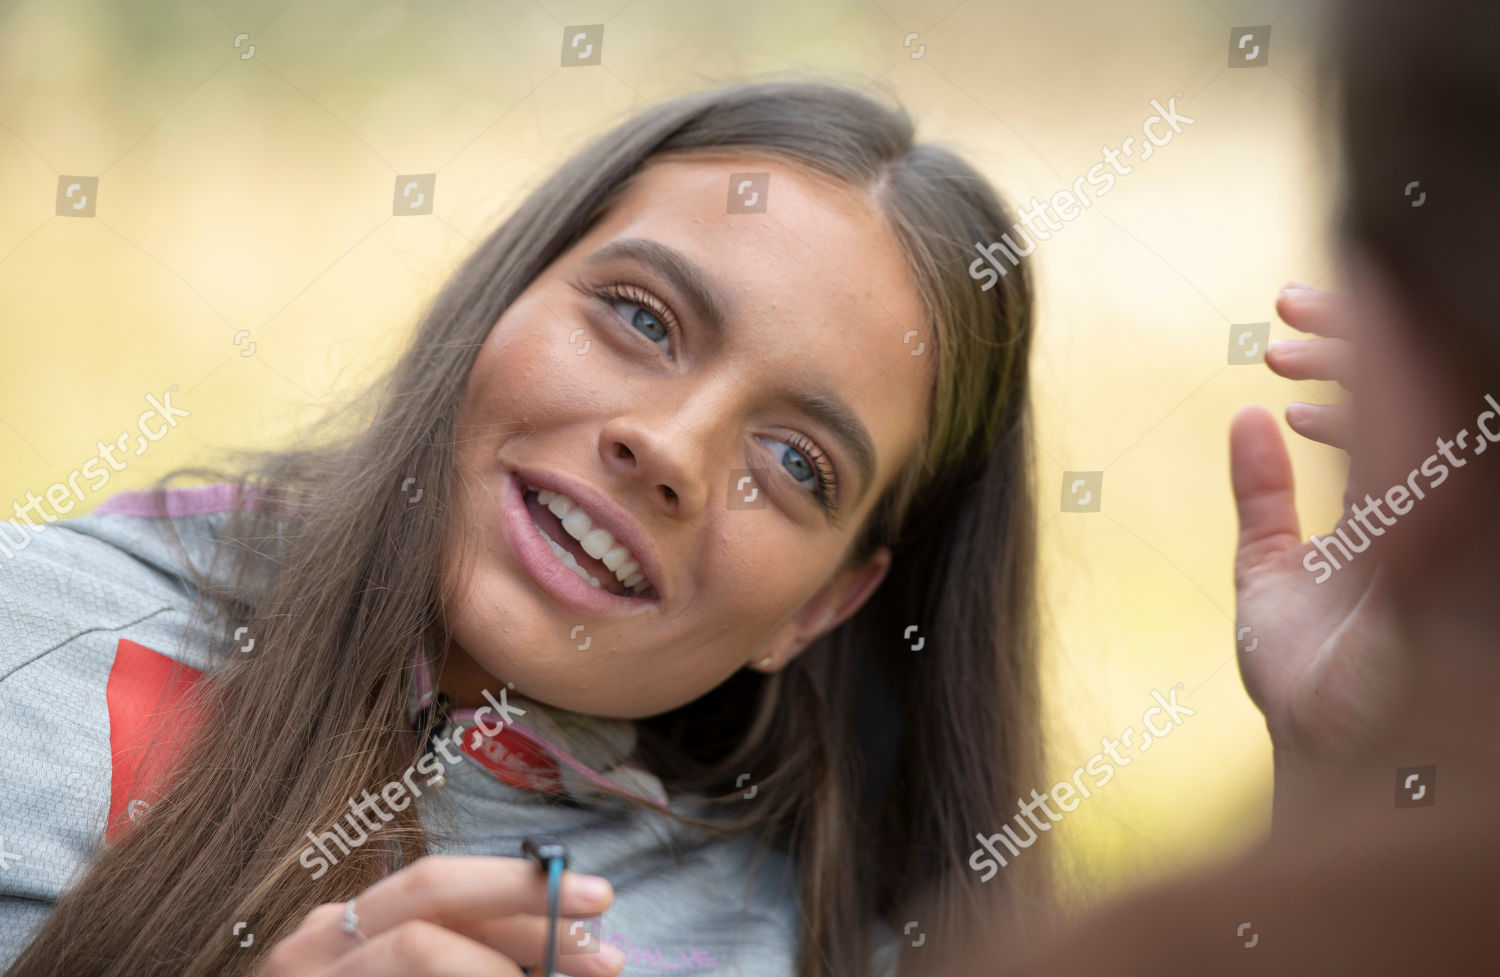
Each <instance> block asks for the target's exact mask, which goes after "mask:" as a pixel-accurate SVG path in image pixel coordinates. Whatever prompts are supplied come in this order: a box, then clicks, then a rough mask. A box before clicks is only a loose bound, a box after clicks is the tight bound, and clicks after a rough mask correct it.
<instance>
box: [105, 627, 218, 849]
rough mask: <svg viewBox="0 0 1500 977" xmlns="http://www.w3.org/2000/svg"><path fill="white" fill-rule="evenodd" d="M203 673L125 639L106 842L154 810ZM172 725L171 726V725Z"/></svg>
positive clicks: (114, 696)
mask: <svg viewBox="0 0 1500 977" xmlns="http://www.w3.org/2000/svg"><path fill="white" fill-rule="evenodd" d="M202 675H203V673H202V672H200V671H198V669H196V668H191V667H189V666H187V665H184V664H182V663H181V662H176V661H173V660H172V659H170V658H168V657H167V656H166V655H163V654H161V653H159V652H155V651H152V650H151V649H150V648H147V647H146V646H145V645H139V644H136V643H135V642H134V641H131V640H129V639H128V638H121V639H120V642H119V644H118V645H117V646H116V647H115V661H114V664H113V665H112V666H110V669H109V683H108V685H107V686H106V687H105V699H106V700H107V702H108V703H109V752H110V790H109V825H108V827H106V828H105V832H104V840H105V841H107V842H112V841H114V840H115V839H116V838H117V837H118V836H119V834H120V832H121V831H123V830H125V829H126V828H127V827H129V826H130V824H132V823H133V822H134V821H135V819H136V818H138V817H140V816H141V815H142V814H143V813H145V811H147V810H149V809H150V807H151V804H152V802H153V801H155V800H156V799H157V798H158V797H160V796H161V787H163V786H165V783H164V778H165V775H166V771H167V770H168V769H169V768H170V766H171V763H172V760H173V759H174V758H175V757H176V755H177V751H178V750H179V749H181V747H182V745H183V743H184V742H186V739H187V734H188V733H189V732H190V729H189V728H187V724H186V723H184V722H183V721H182V720H183V713H182V712H181V711H180V707H181V706H182V704H183V700H184V699H185V697H186V696H187V694H188V692H189V691H191V690H192V688H193V686H194V685H195V684H196V683H197V681H198V679H200V678H201V677H202ZM166 724H170V725H166Z"/></svg>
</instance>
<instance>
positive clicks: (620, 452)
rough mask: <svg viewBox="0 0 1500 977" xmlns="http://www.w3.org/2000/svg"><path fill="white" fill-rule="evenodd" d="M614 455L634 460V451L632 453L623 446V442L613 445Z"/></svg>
mask: <svg viewBox="0 0 1500 977" xmlns="http://www.w3.org/2000/svg"><path fill="white" fill-rule="evenodd" d="M615 456H616V457H617V458H624V459H626V460H627V461H634V460H635V455H634V453H632V452H631V450H630V449H629V448H627V447H625V446H624V445H623V444H617V445H616V446H615Z"/></svg>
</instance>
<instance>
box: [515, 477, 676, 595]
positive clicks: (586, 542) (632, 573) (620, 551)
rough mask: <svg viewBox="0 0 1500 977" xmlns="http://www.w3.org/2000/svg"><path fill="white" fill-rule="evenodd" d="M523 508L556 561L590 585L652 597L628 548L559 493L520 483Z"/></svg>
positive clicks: (619, 593) (612, 592)
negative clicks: (529, 515) (524, 507)
mask: <svg viewBox="0 0 1500 977" xmlns="http://www.w3.org/2000/svg"><path fill="white" fill-rule="evenodd" d="M523 499H524V501H525V503H526V511H527V512H529V513H531V521H532V523H533V524H534V525H535V526H536V528H537V532H539V533H541V535H542V538H543V539H544V540H546V541H547V547H548V549H550V550H551V551H552V555H553V556H554V557H556V558H557V561H558V562H559V563H561V564H562V565H563V566H565V567H567V568H568V569H569V570H571V571H573V572H574V573H576V574H577V575H578V577H579V578H580V579H582V580H583V581H584V582H585V583H587V584H589V585H590V586H593V587H596V588H598V589H599V590H603V591H606V592H608V593H611V594H615V595H616V596H620V597H642V596H647V597H649V596H652V594H653V591H652V590H651V584H650V581H648V580H647V579H646V575H645V574H644V573H642V572H641V568H640V563H639V562H638V561H637V560H636V559H635V557H634V556H632V555H631V553H630V550H629V549H628V548H627V547H625V546H624V545H622V544H620V543H618V542H616V541H615V539H614V536H613V535H612V534H611V533H610V532H609V530H607V529H603V528H601V527H597V526H595V525H594V522H593V519H592V518H591V517H590V516H589V514H588V512H587V511H585V510H584V509H583V508H582V507H581V506H579V505H578V504H577V503H576V502H574V501H573V500H572V499H570V498H569V497H568V496H566V495H564V494H562V493H561V492H554V491H551V490H549V489H539V488H537V486H535V485H524V486H523Z"/></svg>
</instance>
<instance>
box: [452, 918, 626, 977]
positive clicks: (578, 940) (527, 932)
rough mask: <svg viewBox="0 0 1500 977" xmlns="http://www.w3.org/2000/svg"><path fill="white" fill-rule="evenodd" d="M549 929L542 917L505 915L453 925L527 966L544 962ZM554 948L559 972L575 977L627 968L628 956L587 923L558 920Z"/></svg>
mask: <svg viewBox="0 0 1500 977" xmlns="http://www.w3.org/2000/svg"><path fill="white" fill-rule="evenodd" d="M547 928H548V927H547V919H546V918H545V917H542V916H505V917H502V918H498V919H479V920H471V921H468V922H463V923H455V924H453V926H452V929H453V930H454V931H455V932H458V933H462V934H463V935H464V936H467V937H470V938H471V939H475V940H478V941H479V942H480V943H483V944H484V945H485V946H488V947H490V948H492V949H494V950H498V951H499V952H501V953H503V954H505V956H506V957H508V958H510V959H511V960H514V961H515V962H516V963H518V964H521V965H522V966H525V967H536V966H538V965H540V964H542V963H544V962H545V957H546V951H547ZM597 928H598V927H597V925H595V926H594V927H593V929H597ZM554 945H555V948H556V950H557V969H558V971H559V972H561V973H565V974H571V975H572V977H614V975H615V974H617V973H619V972H620V969H621V968H622V967H624V966H625V954H624V953H622V952H620V949H619V948H618V947H616V946H613V945H612V944H609V943H605V942H603V941H602V940H600V939H599V937H598V936H597V935H596V934H595V933H594V932H592V931H591V929H590V927H589V924H588V921H587V920H575V919H567V918H563V919H559V920H558V924H557V940H556V941H555V944H554Z"/></svg>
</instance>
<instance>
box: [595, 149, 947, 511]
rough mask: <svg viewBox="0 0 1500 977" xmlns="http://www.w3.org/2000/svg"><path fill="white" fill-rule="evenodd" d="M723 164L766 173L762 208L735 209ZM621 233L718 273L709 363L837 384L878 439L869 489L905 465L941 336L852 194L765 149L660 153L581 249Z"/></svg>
mask: <svg viewBox="0 0 1500 977" xmlns="http://www.w3.org/2000/svg"><path fill="white" fill-rule="evenodd" d="M731 174H734V175H736V176H740V175H743V174H765V175H767V176H768V177H769V179H768V180H765V179H762V181H761V182H758V183H757V184H756V188H758V189H760V190H761V192H763V193H764V194H765V197H766V200H765V204H766V208H765V212H764V213H740V212H736V213H731V212H730V200H731V195H732V192H733V191H732V184H731ZM752 192H753V191H752ZM625 238H644V239H647V240H652V241H657V242H660V243H662V244H665V245H667V246H668V247H671V248H673V249H674V250H677V251H679V252H681V253H682V254H683V255H684V256H685V257H687V258H689V259H690V260H692V261H693V262H694V263H696V264H698V265H699V266H701V267H702V268H703V269H704V270H705V271H706V272H707V273H708V274H709V276H710V277H711V278H712V280H713V283H714V290H715V292H716V293H717V296H718V300H719V303H720V304H721V305H722V307H723V310H724V315H725V320H726V322H725V337H724V345H723V349H722V350H721V351H720V353H719V355H721V356H722V357H723V359H724V362H721V363H718V364H715V368H716V371H721V370H724V369H734V370H742V371H744V372H745V373H746V375H747V378H750V379H754V378H756V377H757V375H761V374H764V377H763V378H770V377H772V376H774V377H775V379H777V380H779V381H781V382H784V383H786V384H789V385H795V384H804V385H806V386H808V388H809V389H816V388H827V389H829V390H831V391H832V392H834V393H835V394H837V395H838V396H839V397H841V398H843V399H844V400H845V401H847V402H848V404H849V406H850V407H852V408H853V409H854V411H855V412H856V413H857V414H858V415H859V417H860V418H861V419H862V420H863V422H864V423H865V425H866V426H867V427H868V428H869V430H870V433H871V436H872V437H873V438H874V440H875V443H876V446H877V469H876V483H877V485H883V484H884V482H885V480H886V478H887V477H889V475H891V474H892V473H893V472H894V470H895V469H897V468H899V467H900V465H901V463H902V462H903V461H904V460H905V458H906V455H907V453H908V452H909V451H910V449H911V446H912V445H913V444H914V443H915V440H916V438H917V436H918V434H919V432H920V430H921V427H922V426H923V425H925V424H926V416H925V413H926V404H927V388H928V382H929V381H928V370H929V369H930V368H931V365H932V361H933V356H931V355H923V354H925V353H926V352H927V351H929V350H933V349H934V348H935V344H934V342H933V337H932V336H931V334H930V332H929V329H928V326H927V324H926V317H927V316H926V311H925V307H924V305H923V302H922V297H921V293H920V292H919V291H918V288H917V284H916V280H915V278H914V277H913V275H912V272H911V270H910V267H909V264H908V261H907V259H906V257H905V254H904V253H903V252H902V250H901V248H900V246H899V244H898V243H897V242H896V240H895V238H894V237H893V236H892V233H891V231H890V228H889V227H888V225H887V224H886V221H885V219H884V217H883V216H882V215H881V214H880V213H879V212H878V211H877V210H876V209H875V208H874V207H873V205H872V204H871V203H870V202H869V201H868V199H867V198H866V197H864V196H863V194H862V193H861V192H860V191H858V190H855V189H853V188H851V187H849V186H848V185H846V184H844V183H842V182H840V181H837V180H834V179H832V178H830V177H826V176H823V175H821V174H812V173H809V172H808V171H806V170H804V169H801V168H799V167H795V166H792V165H790V164H787V163H784V162H781V161H777V160H772V159H768V158H764V157H755V156H744V157H722V158H713V159H704V158H683V159H672V160H662V161H657V162H653V163H651V164H649V165H648V166H646V167H644V168H643V169H642V170H641V172H640V173H639V174H638V175H637V176H636V178H635V179H634V180H633V181H632V182H631V184H630V185H629V186H628V187H627V188H626V189H625V190H624V192H623V193H622V194H621V196H620V197H619V199H618V200H617V201H616V202H615V204H614V205H613V206H612V207H611V208H610V211H609V213H608V214H606V215H605V217H604V218H603V219H602V220H601V221H600V223H599V224H598V225H596V227H595V228H594V229H593V230H591V231H590V233H589V235H588V237H587V239H586V241H585V243H586V244H587V247H586V248H585V249H582V251H581V253H580V254H579V257H580V258H586V257H587V255H588V253H589V252H591V251H594V250H597V249H598V248H599V247H602V246H604V245H606V244H608V243H609V242H610V241H612V240H619V239H625ZM679 313H680V314H683V313H682V312H681V310H679ZM684 325H685V327H686V329H687V331H688V337H687V346H688V347H689V348H691V347H692V345H693V343H692V340H693V336H692V331H693V325H694V324H693V323H692V322H686V323H684ZM913 331H915V335H908V334H909V333H912V332H913ZM924 343H925V347H924V346H923V345H922V344H924ZM699 348H700V349H701V348H702V344H701V343H700V344H699ZM918 350H921V352H920V353H918V355H913V353H914V352H917V351H918ZM871 495H873V493H871V494H870V495H867V497H866V501H869V499H870V498H871Z"/></svg>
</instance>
